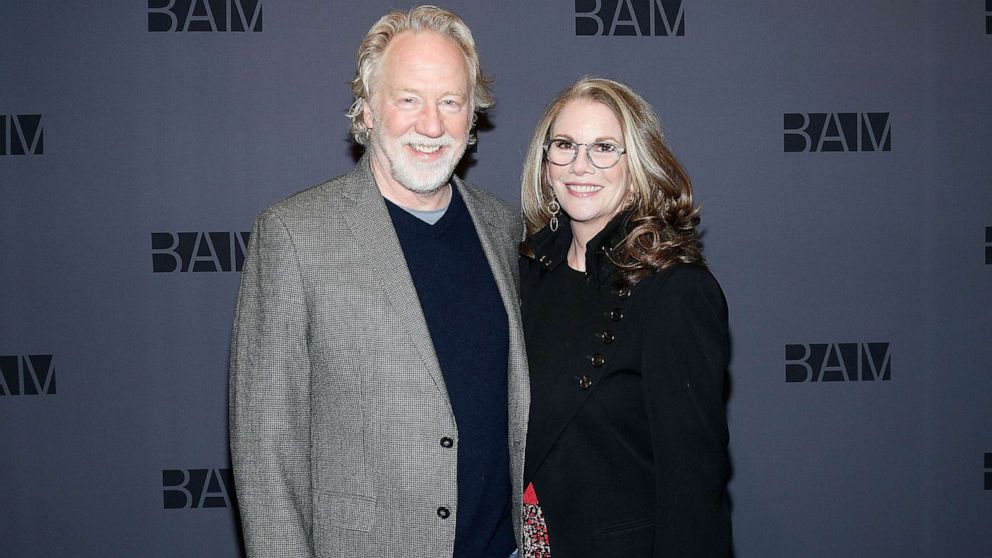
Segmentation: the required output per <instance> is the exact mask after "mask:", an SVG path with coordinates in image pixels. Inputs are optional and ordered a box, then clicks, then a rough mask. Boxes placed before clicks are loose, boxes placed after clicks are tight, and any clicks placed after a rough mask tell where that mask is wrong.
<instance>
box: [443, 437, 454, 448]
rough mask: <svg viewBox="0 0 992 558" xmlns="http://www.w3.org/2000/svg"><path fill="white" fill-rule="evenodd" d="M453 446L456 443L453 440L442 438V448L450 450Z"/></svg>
mask: <svg viewBox="0 0 992 558" xmlns="http://www.w3.org/2000/svg"><path fill="white" fill-rule="evenodd" d="M453 445H455V441H454V440H452V439H451V438H449V437H447V436H445V437H444V438H441V447H442V448H450V447H451V446H453Z"/></svg>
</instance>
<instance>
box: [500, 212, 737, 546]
mask: <svg viewBox="0 0 992 558" xmlns="http://www.w3.org/2000/svg"><path fill="white" fill-rule="evenodd" d="M623 221H624V216H623V215H621V216H618V217H617V218H616V219H615V220H614V222H612V223H611V224H610V225H608V226H607V227H606V229H604V231H603V232H602V233H600V234H599V235H598V236H597V237H596V238H595V239H593V241H592V242H590V243H589V245H588V246H587V251H586V254H587V263H586V269H587V273H584V274H583V273H580V272H577V271H575V270H572V269H571V268H569V267H568V264H567V262H566V255H567V252H568V247H569V244H570V242H571V227H570V226H569V225H568V223H567V221H566V222H565V223H563V225H562V226H561V228H560V229H559V230H558V231H557V232H556V233H552V232H551V231H550V230H549V229H547V228H545V229H544V230H542V231H539V232H538V233H537V234H535V235H534V236H533V237H532V238H531V239H529V240H528V245H529V246H530V248H531V249H532V250H533V251H534V253H535V256H536V257H535V258H533V259H532V258H529V257H521V264H520V278H521V297H522V311H523V324H524V332H525V335H526V341H527V355H528V360H529V364H530V373H531V392H532V393H531V411H530V426H529V429H528V436H527V438H528V439H527V458H526V465H525V472H524V484H525V485H526V484H527V483H530V482H533V484H534V487H535V490H536V493H537V497H538V499H539V501H540V506H541V508H542V510H543V513H544V516H545V519H546V521H547V525H548V532H549V538H550V546H551V554H552V556H553V558H572V557H585V556H588V557H597V558H600V557H608V556H617V557H620V556H622V557H624V558H636V557H648V556H651V557H661V556H671V557H676V556H678V557H683V556H720V557H725V556H728V555H729V552H730V544H731V543H730V540H731V532H730V507H729V502H728V496H727V480H728V477H729V473H730V464H729V459H728V455H727V443H728V432H727V420H726V412H725V405H724V398H723V393H724V378H725V374H726V368H727V363H728V359H729V337H728V329H727V307H726V302H725V300H724V297H723V292H722V291H721V289H720V286H719V284H718V283H717V281H716V279H714V277H713V276H712V275H711V274H710V272H709V271H708V270H707V269H706V268H705V267H702V266H697V265H677V266H675V267H672V268H670V269H667V270H665V271H662V272H660V273H655V274H653V275H650V276H648V277H647V278H645V279H643V280H641V281H640V282H639V283H638V284H637V285H635V286H634V287H633V288H632V289H630V290H621V289H617V287H616V283H615V276H614V272H615V266H614V265H613V264H612V263H611V262H610V261H609V260H608V258H607V257H606V255H605V253H604V246H605V247H608V246H610V245H612V244H613V243H616V242H618V241H619V239H620V238H622V231H623V228H624V224H623Z"/></svg>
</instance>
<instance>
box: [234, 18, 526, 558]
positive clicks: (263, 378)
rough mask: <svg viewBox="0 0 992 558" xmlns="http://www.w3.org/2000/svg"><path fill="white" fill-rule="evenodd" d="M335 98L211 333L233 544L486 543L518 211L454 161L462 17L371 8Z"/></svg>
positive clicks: (499, 482) (508, 448)
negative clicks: (227, 349)
mask: <svg viewBox="0 0 992 558" xmlns="http://www.w3.org/2000/svg"><path fill="white" fill-rule="evenodd" d="M352 89H353V92H354V94H355V97H356V101H355V105H353V107H352V109H351V110H350V111H349V117H350V118H351V120H352V133H353V135H354V136H355V139H356V140H357V141H358V142H359V143H362V144H363V145H366V146H367V152H366V154H365V156H364V157H363V158H362V159H361V160H360V161H359V162H358V165H357V166H356V167H355V168H354V170H352V171H351V172H350V173H348V174H346V175H343V176H340V177H338V178H335V179H333V180H330V181H328V182H325V183H323V184H319V185H317V186H315V187H313V188H310V189H308V190H305V191H303V192H301V193H299V194H296V195H294V196H292V197H290V198H288V199H286V200H284V201H282V202H280V203H278V204H276V205H274V206H273V207H271V208H269V209H268V210H266V211H264V212H263V213H262V214H261V215H260V216H259V218H258V220H257V221H256V223H255V227H254V230H253V231H252V236H251V242H250V245H249V248H248V258H247V260H246V262H245V266H244V272H243V276H242V282H241V291H240V294H239V298H238V306H237V311H236V315H235V321H234V333H233V339H232V346H231V384H230V389H231V391H230V406H231V413H230V416H231V454H232V458H233V463H234V472H235V479H236V483H237V491H238V499H239V502H240V510H241V518H242V522H243V527H244V536H245V546H246V548H247V551H248V555H249V556H252V557H255V556H292V557H301V556H309V557H320V556H327V557H331V556H333V557H353V556H354V557H358V556H362V557H365V556H383V557H394V556H425V557H438V556H456V557H473V558H474V557H493V558H506V557H507V556H509V555H510V554H511V553H512V552H514V551H515V549H516V548H517V544H516V541H517V540H519V537H518V536H516V535H515V534H514V531H516V530H517V529H518V527H519V512H520V509H521V504H520V497H521V494H522V488H521V486H520V482H521V481H522V474H523V450H524V442H525V440H524V438H525V434H526V425H527V416H526V415H527V406H528V391H527V373H526V357H525V352H524V349H523V338H522V330H521V328H520V316H519V309H518V304H517V293H516V276H515V270H516V249H515V247H516V243H517V241H518V240H519V236H520V233H521V231H522V228H521V226H520V220H519V213H518V211H516V210H514V209H511V208H510V207H509V206H507V205H506V204H504V203H503V202H501V201H499V200H498V199H497V198H496V197H495V196H493V195H491V194H489V193H486V192H484V191H482V190H480V189H477V188H476V187H474V186H471V185H469V184H468V183H466V182H464V181H462V180H460V179H459V178H458V177H456V176H454V175H453V171H454V168H455V165H456V164H457V163H458V161H459V160H460V159H461V157H462V154H463V153H464V152H465V148H466V146H467V145H468V143H469V142H470V141H471V136H470V132H471V127H472V124H473V123H474V121H475V113H476V111H480V110H483V109H485V108H487V107H488V106H490V105H491V96H490V93H489V91H488V87H487V84H486V80H485V78H484V77H483V74H482V71H481V68H480V66H479V59H478V54H477V53H476V50H475V45H474V41H473V39H472V35H471V32H470V31H469V29H468V27H467V26H466V25H465V24H464V23H463V22H462V21H461V20H460V19H459V18H458V17H457V16H456V15H454V14H452V13H451V12H448V11H446V10H442V9H439V8H436V7H433V6H420V7H416V8H413V9H411V10H410V11H409V12H405V13H404V12H393V13H390V14H387V15H386V16H384V17H383V18H382V19H380V20H379V21H378V22H377V23H376V24H375V25H374V26H373V27H372V29H370V31H369V32H368V34H367V35H366V36H365V38H364V40H363V42H362V45H361V47H360V49H359V56H358V71H357V73H356V76H355V78H354V80H353V82H352Z"/></svg>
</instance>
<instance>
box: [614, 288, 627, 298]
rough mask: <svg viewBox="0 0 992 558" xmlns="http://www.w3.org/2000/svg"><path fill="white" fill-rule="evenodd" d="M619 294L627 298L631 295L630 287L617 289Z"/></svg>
mask: <svg viewBox="0 0 992 558" xmlns="http://www.w3.org/2000/svg"><path fill="white" fill-rule="evenodd" d="M617 296H619V297H620V298H627V297H629V296H630V289H628V288H627V287H624V288H622V289H620V290H619V291H617Z"/></svg>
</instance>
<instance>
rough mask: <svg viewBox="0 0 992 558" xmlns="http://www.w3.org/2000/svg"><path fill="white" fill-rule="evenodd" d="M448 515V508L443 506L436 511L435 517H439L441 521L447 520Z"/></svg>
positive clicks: (449, 513)
mask: <svg viewBox="0 0 992 558" xmlns="http://www.w3.org/2000/svg"><path fill="white" fill-rule="evenodd" d="M450 515H451V512H450V511H448V508H446V507H444V506H441V507H440V508H438V509H437V516H438V517H440V518H441V519H448V517H449V516H450Z"/></svg>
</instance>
